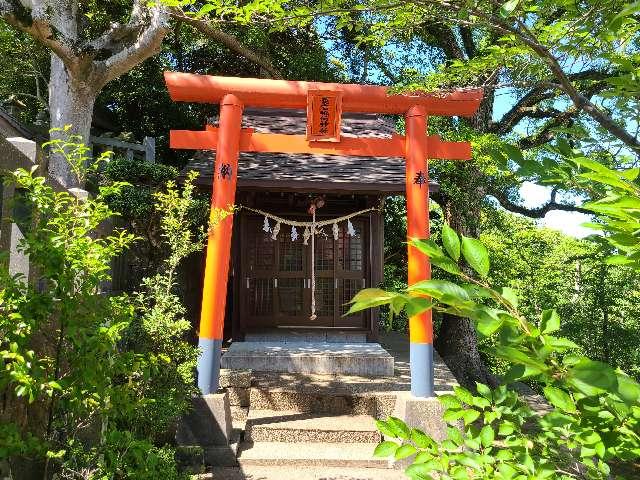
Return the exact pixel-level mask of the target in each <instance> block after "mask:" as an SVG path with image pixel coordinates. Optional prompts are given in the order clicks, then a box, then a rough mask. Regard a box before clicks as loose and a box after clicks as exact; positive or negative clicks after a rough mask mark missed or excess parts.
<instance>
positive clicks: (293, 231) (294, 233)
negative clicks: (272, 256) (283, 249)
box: [291, 225, 298, 242]
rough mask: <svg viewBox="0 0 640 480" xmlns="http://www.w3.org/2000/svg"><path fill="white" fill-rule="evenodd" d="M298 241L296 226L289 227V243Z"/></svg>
mask: <svg viewBox="0 0 640 480" xmlns="http://www.w3.org/2000/svg"><path fill="white" fill-rule="evenodd" d="M296 240H298V230H296V226H295V225H294V226H292V227H291V241H292V242H295V241H296Z"/></svg>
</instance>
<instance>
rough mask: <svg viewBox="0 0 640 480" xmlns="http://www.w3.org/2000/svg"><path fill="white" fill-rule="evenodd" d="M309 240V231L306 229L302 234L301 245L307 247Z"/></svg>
mask: <svg viewBox="0 0 640 480" xmlns="http://www.w3.org/2000/svg"><path fill="white" fill-rule="evenodd" d="M310 238H311V229H310V228H309V227H306V228H305V229H304V232H303V233H302V244H303V245H309V239H310Z"/></svg>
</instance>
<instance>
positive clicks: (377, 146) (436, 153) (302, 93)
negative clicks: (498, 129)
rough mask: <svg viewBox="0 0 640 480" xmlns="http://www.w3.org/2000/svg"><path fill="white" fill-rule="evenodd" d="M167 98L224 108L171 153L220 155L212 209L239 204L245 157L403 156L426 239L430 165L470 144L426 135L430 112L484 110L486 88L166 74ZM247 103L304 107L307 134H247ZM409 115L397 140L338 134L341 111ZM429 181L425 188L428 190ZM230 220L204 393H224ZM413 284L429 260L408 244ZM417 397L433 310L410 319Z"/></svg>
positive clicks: (214, 257)
mask: <svg viewBox="0 0 640 480" xmlns="http://www.w3.org/2000/svg"><path fill="white" fill-rule="evenodd" d="M165 82H166V84H167V87H168V89H169V94H170V95H171V99H172V100H175V101H183V102H201V103H219V104H220V120H219V125H218V127H214V126H211V125H207V126H206V127H205V130H204V131H187V130H172V131H171V140H170V145H171V148H181V149H196V150H215V151H216V152H217V156H216V162H215V167H214V168H215V169H216V171H215V173H214V180H213V196H212V200H211V211H212V212H213V211H214V209H216V208H227V207H229V206H230V205H232V204H233V203H234V201H235V192H236V183H237V172H238V156H239V153H240V152H274V153H318V154H329V155H331V154H335V155H349V156H364V157H404V158H405V159H406V175H405V187H406V198H407V238H408V239H411V238H422V239H424V238H427V237H428V236H429V188H428V159H429V158H435V159H448V160H469V159H470V158H471V146H470V144H469V143H467V142H443V141H442V140H440V138H439V137H438V136H437V135H432V136H429V135H427V118H428V116H430V115H443V116H471V115H473V114H474V113H475V112H476V110H477V109H478V107H479V105H480V101H481V100H482V90H481V89H474V90H464V91H462V90H460V91H454V92H447V93H433V94H425V95H408V94H407V95H393V94H389V93H388V92H387V88H386V87H379V86H372V85H353V84H337V83H318V82H297V81H285V80H267V79H255V78H235V77H215V76H205V75H193V74H186V73H177V72H165ZM244 107H263V108H288V109H306V110H307V134H306V135H286V134H271V133H268V134H265V133H262V134H261V133H254V132H253V130H252V129H250V128H247V129H243V128H242V112H243V108H244ZM343 111H344V112H358V113H380V114H403V115H404V117H405V121H406V128H405V130H406V135H405V136H401V135H393V136H392V137H391V138H388V139H386V138H382V139H381V138H353V137H343V136H341V135H340V124H341V114H342V112H343ZM425 184H427V188H423V185H425ZM232 226H233V216H229V217H227V218H225V219H224V220H223V221H222V222H220V223H219V224H218V225H217V226H216V227H215V228H213V229H212V230H211V231H210V232H209V238H208V244H207V254H206V266H205V276H204V287H203V292H202V311H201V317H200V333H199V347H200V349H201V353H200V357H199V360H198V387H199V388H200V390H201V392H202V393H203V394H209V393H215V392H216V390H217V389H218V380H219V371H220V355H221V348H222V333H223V326H224V314H225V303H226V296H227V279H228V275H229V260H230V251H231V231H232ZM408 259H409V265H408V282H409V284H413V283H416V282H419V281H421V280H426V279H428V278H430V277H431V267H430V263H429V260H428V258H426V257H425V256H424V255H422V254H421V253H420V252H418V251H417V250H416V249H415V248H413V247H411V246H409V247H408ZM409 335H410V348H411V350H410V363H411V393H412V394H413V395H414V396H417V397H430V396H433V395H434V386H433V327H432V319H431V311H427V312H424V313H422V314H420V315H415V316H413V317H411V318H410V319H409Z"/></svg>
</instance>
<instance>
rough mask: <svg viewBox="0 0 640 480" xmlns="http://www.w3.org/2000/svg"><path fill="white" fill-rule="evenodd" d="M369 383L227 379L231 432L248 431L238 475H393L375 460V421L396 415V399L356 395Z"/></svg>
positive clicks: (289, 377) (272, 376)
mask: <svg viewBox="0 0 640 480" xmlns="http://www.w3.org/2000/svg"><path fill="white" fill-rule="evenodd" d="M247 376H249V377H250V381H247ZM233 380H235V382H234V381H233ZM371 380H372V379H370V378H366V377H353V376H347V377H341V376H336V375H304V374H290V373H274V372H251V373H249V372H248V371H243V372H240V371H226V372H224V374H223V376H222V384H223V385H225V388H226V390H227V392H229V391H231V392H233V394H231V395H230V396H229V398H230V401H231V403H232V405H231V413H232V417H233V419H234V429H242V431H243V435H242V437H241V441H240V443H239V445H238V450H237V461H238V464H239V466H240V468H241V469H247V468H257V467H265V468H266V467H276V466H279V467H290V468H294V467H295V468H298V467H305V468H313V467H343V468H351V469H370V468H373V469H387V468H389V464H388V462H387V460H385V459H379V458H375V457H374V456H373V451H374V449H375V447H376V445H377V444H378V443H380V441H381V440H382V437H381V435H380V433H379V432H378V430H377V429H376V425H375V419H376V418H381V417H386V416H387V415H389V414H390V413H391V411H392V410H393V406H394V404H395V396H394V395H393V394H392V393H390V392H382V394H380V393H376V394H370V393H369V392H362V391H358V389H357V388H356V389H355V390H354V389H353V386H354V385H359V384H360V385H362V384H366V383H370V382H371ZM378 380H379V379H378ZM247 385H248V386H247Z"/></svg>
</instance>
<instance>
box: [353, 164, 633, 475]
mask: <svg viewBox="0 0 640 480" xmlns="http://www.w3.org/2000/svg"><path fill="white" fill-rule="evenodd" d="M569 161H570V162H572V164H573V165H574V166H577V167H578V168H581V169H582V173H579V174H578V175H579V176H582V177H583V178H584V179H588V180H590V181H598V182H600V183H602V184H604V185H606V186H607V187H608V193H607V196H606V197H605V198H603V199H602V200H599V201H595V202H591V203H589V204H587V205H586V207H587V208H591V209H593V211H594V212H596V213H597V214H598V216H599V218H600V221H601V222H600V223H596V224H593V227H594V228H597V229H601V230H604V232H605V237H604V238H605V240H606V241H608V242H609V243H610V244H611V245H612V246H613V247H614V248H615V249H616V250H617V253H616V254H615V255H614V256H612V257H611V258H610V259H608V262H610V263H615V264H622V263H624V264H628V265H630V266H634V267H636V266H637V265H638V262H637V259H638V250H639V246H640V239H639V238H638V237H637V235H636V234H635V233H636V232H637V229H638V227H637V225H638V224H639V223H640V188H639V187H638V186H637V184H636V183H635V181H636V179H637V177H638V173H639V172H640V169H638V168H633V169H629V170H624V171H621V172H616V171H613V170H609V169H605V167H602V166H601V165H595V164H594V163H593V162H589V161H587V160H586V159H584V158H583V157H581V156H579V155H577V154H576V155H575V156H574V157H573V158H571V159H569ZM596 173H597V175H596ZM441 238H442V244H443V245H442V246H439V245H437V244H436V243H434V242H433V241H430V240H426V241H425V240H413V241H412V242H411V244H412V245H414V246H415V247H416V248H418V249H419V250H420V251H421V252H423V253H424V254H426V255H428V256H429V258H430V259H431V262H432V263H433V264H434V265H436V266H438V267H439V268H442V269H443V270H445V271H446V272H448V273H450V274H452V275H454V276H455V277H456V278H458V280H459V283H454V282H450V281H445V280H426V281H422V282H419V283H417V284H415V285H410V286H409V287H408V288H407V289H406V290H403V291H400V292H388V291H383V290H380V289H367V290H363V291H361V292H359V293H358V294H357V295H356V296H355V297H354V298H353V300H352V307H351V310H350V312H357V311H360V310H363V309H366V308H370V307H374V306H378V305H389V306H390V308H391V310H392V311H393V312H400V311H401V310H405V311H406V312H407V314H408V315H414V314H417V313H420V312H422V311H425V310H428V309H433V310H436V311H441V312H447V313H450V314H453V315H457V316H461V317H466V318H469V319H471V320H473V321H474V323H475V326H476V329H477V331H478V334H479V335H481V336H484V337H492V338H493V340H494V342H493V347H491V349H490V351H489V353H490V354H492V355H493V356H495V357H497V358H499V359H501V360H503V361H505V362H506V363H507V364H509V365H510V368H509V370H508V372H507V373H506V375H505V376H504V377H503V379H502V385H501V386H500V387H498V388H496V389H494V390H491V389H490V388H488V387H487V386H485V385H482V384H478V385H477V395H476V394H473V393H472V392H470V391H469V390H466V389H464V388H456V389H455V391H454V394H453V395H444V396H441V397H439V398H440V401H441V402H442V403H443V404H444V406H445V407H446V412H445V416H444V419H445V421H446V422H447V423H448V424H449V428H448V438H447V439H446V440H444V441H442V442H436V441H434V440H433V439H432V438H430V437H429V436H427V435H425V434H424V433H423V432H420V431H419V430H416V429H411V428H410V427H408V426H407V425H405V424H404V423H403V422H402V421H401V420H399V419H397V418H389V419H388V420H387V421H384V422H382V421H380V422H378V426H379V429H380V430H381V432H382V433H384V434H385V435H386V436H387V437H388V440H386V441H385V442H383V443H382V444H380V445H379V446H378V448H377V449H376V455H378V456H383V457H387V456H392V457H393V458H395V459H403V458H408V457H412V456H413V463H412V464H411V465H410V466H409V467H408V468H407V469H406V473H407V475H408V476H409V477H411V478H415V479H432V478H441V479H487V480H488V479H504V480H507V479H517V480H528V479H573V478H584V479H605V478H611V465H613V464H616V463H619V462H627V461H633V460H636V459H638V458H639V457H640V385H639V384H638V383H637V382H636V381H635V380H634V379H633V378H631V377H630V376H628V375H627V374H625V373H624V372H623V371H621V370H619V369H614V368H612V367H611V366H610V365H608V364H606V363H603V362H599V361H594V360H591V359H589V358H588V357H586V356H583V355H578V354H577V353H576V352H577V345H576V344H575V343H573V342H572V341H571V340H569V339H567V338H563V337H558V336H556V334H557V333H556V332H558V331H559V330H560V317H559V316H558V314H557V313H556V311H555V310H552V309H549V310H545V311H543V313H542V315H541V316H540V317H539V318H536V319H534V318H527V317H525V315H523V313H522V312H521V311H520V310H519V308H518V298H517V294H516V292H515V291H514V290H513V289H511V288H508V287H504V288H502V287H495V286H492V285H490V284H489V283H488V281H487V280H486V278H487V276H488V273H489V269H490V262H489V255H488V253H487V249H486V248H485V246H484V245H483V244H482V243H481V242H480V241H478V240H476V239H473V238H467V237H464V236H462V238H460V237H459V236H458V234H457V233H456V232H454V231H453V230H452V229H451V228H449V227H448V226H447V225H444V226H443V229H442V236H441ZM463 260H464V263H465V264H466V265H465V267H464V268H463V267H461V264H462V261H463ZM471 271H473V272H474V273H473V274H472V273H470V272H471ZM521 380H527V381H530V382H532V383H534V384H535V385H536V386H537V387H539V388H540V391H541V392H542V393H543V394H544V397H545V398H546V400H547V402H548V403H549V404H550V406H551V409H550V411H548V412H547V413H544V412H536V413H534V412H532V410H531V408H530V407H529V406H528V405H526V404H525V403H523V402H522V401H521V400H520V399H519V398H518V395H517V394H516V393H515V392H513V391H510V390H508V389H507V386H508V385H510V384H513V383H514V382H517V381H521ZM461 425H462V427H463V428H462V429H461V430H460V429H459V428H458V427H460V426H461ZM392 439H395V440H399V441H393V440H392Z"/></svg>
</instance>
